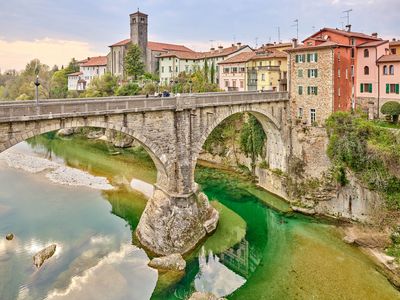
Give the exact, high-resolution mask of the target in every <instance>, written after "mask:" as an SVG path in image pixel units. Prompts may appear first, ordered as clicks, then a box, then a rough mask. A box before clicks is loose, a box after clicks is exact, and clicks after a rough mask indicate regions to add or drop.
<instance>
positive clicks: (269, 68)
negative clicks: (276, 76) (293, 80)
mask: <svg viewBox="0 0 400 300" xmlns="http://www.w3.org/2000/svg"><path fill="white" fill-rule="evenodd" d="M257 69H258V70H264V71H271V72H279V71H280V69H281V68H280V66H258V67H257Z"/></svg>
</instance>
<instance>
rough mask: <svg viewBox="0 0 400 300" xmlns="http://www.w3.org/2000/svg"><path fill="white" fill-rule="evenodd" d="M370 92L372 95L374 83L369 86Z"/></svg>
mask: <svg viewBox="0 0 400 300" xmlns="http://www.w3.org/2000/svg"><path fill="white" fill-rule="evenodd" d="M369 92H370V93H372V83H370V84H369Z"/></svg>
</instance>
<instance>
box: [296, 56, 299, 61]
mask: <svg viewBox="0 0 400 300" xmlns="http://www.w3.org/2000/svg"><path fill="white" fill-rule="evenodd" d="M296 62H297V63H298V62H299V56H298V55H297V54H296Z"/></svg>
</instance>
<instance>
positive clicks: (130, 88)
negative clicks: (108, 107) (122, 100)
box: [115, 82, 139, 96]
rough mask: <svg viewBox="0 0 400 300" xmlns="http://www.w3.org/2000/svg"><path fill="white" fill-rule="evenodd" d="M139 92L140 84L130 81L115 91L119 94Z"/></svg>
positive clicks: (132, 94) (130, 94) (135, 93)
mask: <svg viewBox="0 0 400 300" xmlns="http://www.w3.org/2000/svg"><path fill="white" fill-rule="evenodd" d="M138 93H139V86H138V85H137V84H136V83H132V82H129V83H127V84H124V85H121V86H120V87H119V88H118V89H117V90H116V92H115V95H117V96H134V95H137V94H138Z"/></svg>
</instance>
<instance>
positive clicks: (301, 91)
mask: <svg viewBox="0 0 400 300" xmlns="http://www.w3.org/2000/svg"><path fill="white" fill-rule="evenodd" d="M299 95H303V87H302V86H301V85H300V86H299Z"/></svg>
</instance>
